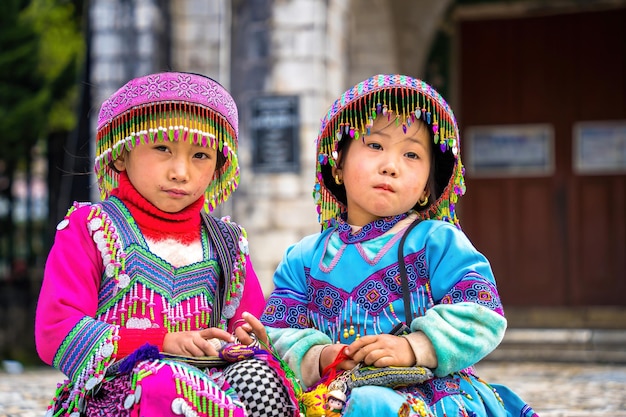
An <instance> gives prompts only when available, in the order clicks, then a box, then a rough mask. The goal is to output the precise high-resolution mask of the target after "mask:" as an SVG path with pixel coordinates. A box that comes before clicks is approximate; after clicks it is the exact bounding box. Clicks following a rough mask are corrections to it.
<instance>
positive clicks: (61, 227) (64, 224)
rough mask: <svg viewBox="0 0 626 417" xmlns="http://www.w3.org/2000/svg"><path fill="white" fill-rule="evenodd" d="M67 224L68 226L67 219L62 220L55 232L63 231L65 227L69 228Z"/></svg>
mask: <svg viewBox="0 0 626 417" xmlns="http://www.w3.org/2000/svg"><path fill="white" fill-rule="evenodd" d="M69 224H70V221H69V219H63V220H61V221H60V222H59V224H57V230H63V229H65V228H66V227H67V226H69Z"/></svg>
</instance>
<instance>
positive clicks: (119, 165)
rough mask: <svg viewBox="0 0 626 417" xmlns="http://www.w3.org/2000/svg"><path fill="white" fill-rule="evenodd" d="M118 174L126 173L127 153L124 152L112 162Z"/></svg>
mask: <svg viewBox="0 0 626 417" xmlns="http://www.w3.org/2000/svg"><path fill="white" fill-rule="evenodd" d="M112 164H113V167H114V168H115V169H116V170H117V172H122V171H126V152H125V151H122V152H121V153H120V155H119V156H118V157H117V159H116V160H115V161H113V162H112Z"/></svg>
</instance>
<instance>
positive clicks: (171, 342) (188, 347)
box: [163, 327, 234, 356]
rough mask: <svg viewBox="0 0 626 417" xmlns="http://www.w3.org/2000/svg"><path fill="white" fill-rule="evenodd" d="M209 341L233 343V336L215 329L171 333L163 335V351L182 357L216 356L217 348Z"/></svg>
mask: <svg viewBox="0 0 626 417" xmlns="http://www.w3.org/2000/svg"><path fill="white" fill-rule="evenodd" d="M211 339H220V340H223V341H224V342H233V341H234V338H233V336H232V335H231V334H230V333H228V332H226V331H224V330H222V329H218V328H215V327H211V328H210V329H202V330H195V331H188V332H173V333H168V334H166V335H165V338H164V339H163V351H165V352H166V353H171V354H174V355H183V356H216V355H217V347H216V346H215V345H214V343H213V342H212V341H211Z"/></svg>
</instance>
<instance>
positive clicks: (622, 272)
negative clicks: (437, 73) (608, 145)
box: [457, 9, 626, 307]
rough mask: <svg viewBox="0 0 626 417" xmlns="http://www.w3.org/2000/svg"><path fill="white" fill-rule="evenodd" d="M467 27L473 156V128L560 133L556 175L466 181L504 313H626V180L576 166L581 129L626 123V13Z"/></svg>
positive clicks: (465, 206) (470, 222) (463, 107)
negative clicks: (595, 309)
mask: <svg viewBox="0 0 626 417" xmlns="http://www.w3.org/2000/svg"><path fill="white" fill-rule="evenodd" d="M459 28H460V30H459V42H460V47H459V51H460V52H459V53H460V59H459V63H460V68H459V71H458V73H459V85H460V102H459V108H458V109H457V114H458V116H459V123H460V125H461V143H462V152H465V151H464V150H463V149H467V148H466V146H467V142H465V143H464V139H463V138H464V133H465V132H466V131H467V128H468V127H470V126H485V125H520V124H543V123H546V124H550V125H551V126H552V127H553V132H554V149H555V150H554V172H553V174H550V175H547V176H539V177H515V176H508V177H498V178H477V177H472V176H471V174H469V175H468V176H467V188H468V192H467V194H466V196H464V197H463V198H462V200H461V203H460V205H459V211H460V219H461V225H462V227H463V229H464V231H465V232H466V233H467V234H468V236H469V237H470V239H471V240H472V241H473V242H474V244H475V245H476V246H477V248H478V249H479V250H481V251H482V252H483V253H485V255H487V257H488V258H489V259H490V261H491V262H492V266H493V269H494V272H495V274H496V278H497V280H498V286H499V289H500V292H501V296H502V298H503V300H504V302H505V303H506V305H510V306H570V307H571V306H626V297H625V294H626V221H625V219H624V217H625V216H626V175H625V174H624V173H618V174H611V175H607V174H603V175H587V174H585V175H581V174H577V173H576V172H575V167H574V166H573V165H574V164H573V162H572V159H573V158H572V152H573V143H574V138H573V131H574V126H575V125H576V123H577V122H581V121H611V120H621V121H624V120H626V9H618V10H610V11H602V12H587V13H574V14H565V15H556V16H539V17H526V18H516V19H498V20H486V21H463V22H461V23H460V24H459ZM464 146H465V148H464ZM624 152H625V153H626V150H624ZM462 155H464V154H463V153H462Z"/></svg>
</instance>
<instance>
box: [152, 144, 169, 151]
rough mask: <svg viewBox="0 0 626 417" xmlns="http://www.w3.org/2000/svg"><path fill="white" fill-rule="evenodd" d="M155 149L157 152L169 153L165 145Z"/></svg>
mask: <svg viewBox="0 0 626 417" xmlns="http://www.w3.org/2000/svg"><path fill="white" fill-rule="evenodd" d="M154 149H156V150H157V151H162V152H165V151H167V146H165V145H157V146H155V147H154Z"/></svg>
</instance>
